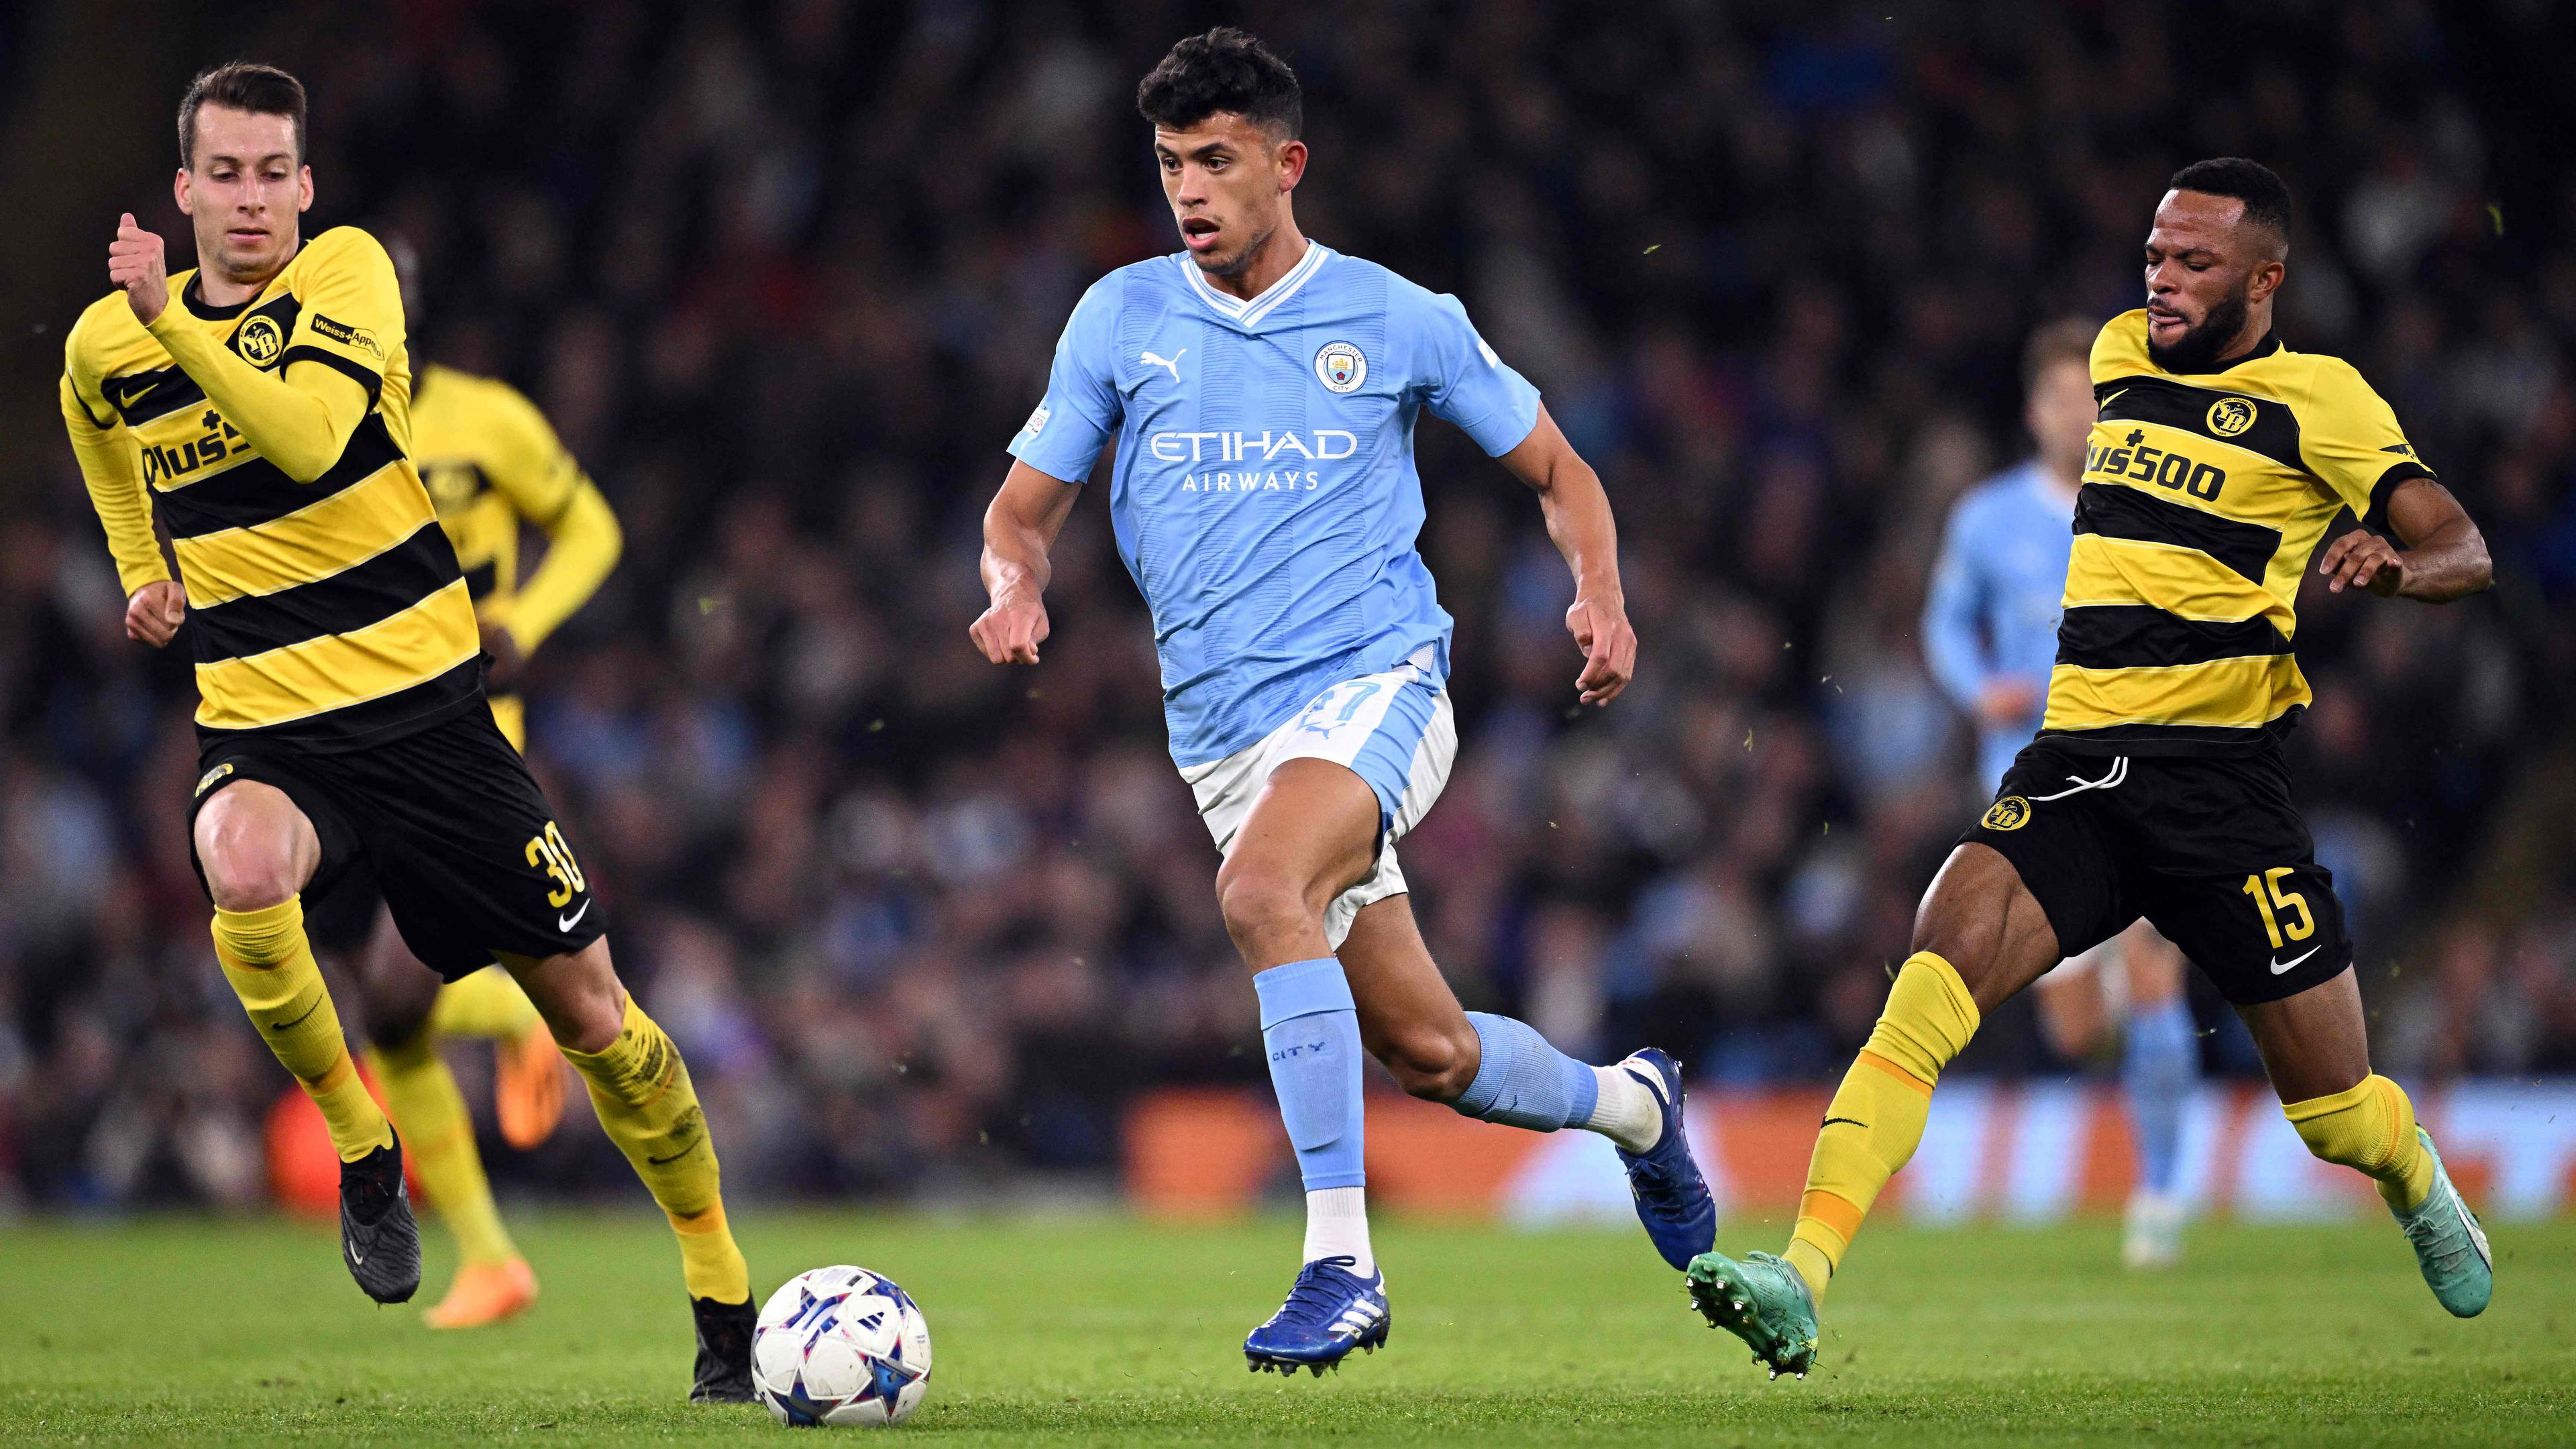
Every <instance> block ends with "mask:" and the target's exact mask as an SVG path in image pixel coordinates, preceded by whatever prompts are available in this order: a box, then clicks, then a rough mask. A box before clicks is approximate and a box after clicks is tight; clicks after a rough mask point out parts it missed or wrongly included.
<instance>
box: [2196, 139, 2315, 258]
mask: <svg viewBox="0 0 2576 1449" xmlns="http://www.w3.org/2000/svg"><path fill="white" fill-rule="evenodd" d="M2165 184H2166V185H2167V186H2169V187H2171V188H2172V189H2174V190H2176V191H2197V192H2201V193H2203V194H2204V195H2209V196H2233V197H2235V198H2236V199H2237V200H2239V201H2241V202H2244V203H2245V220H2246V221H2248V222H2250V223H2252V224H2253V225H2255V226H2259V227H2261V228H2263V229H2264V230H2265V231H2268V232H2270V233H2271V234H2272V238H2273V241H2274V245H2275V248H2276V250H2277V251H2279V252H2282V253H2286V252H2288V251H2289V249H2290V186H2289V183H2288V182H2286V181H2283V180H2282V179H2281V178H2280V175H2279V173H2277V172H2275V171H2273V169H2272V168H2271V167H2269V166H2266V165H2264V164H2263V163H2262V162H2260V161H2248V160H2246V159H2245V158H2244V157H2242V156H2213V157H2211V158H2210V159H2208V160H2206V161H2194V162H2193V163H2191V164H2190V165H2188V166H2186V167H2184V168H2182V169H2181V170H2180V171H2177V172H2175V173H2174V174H2173V180H2171V181H2169V182H2166V183H2165Z"/></svg>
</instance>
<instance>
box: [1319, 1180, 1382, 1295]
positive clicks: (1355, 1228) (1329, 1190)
mask: <svg viewBox="0 0 2576 1449" xmlns="http://www.w3.org/2000/svg"><path fill="white" fill-rule="evenodd" d="M1341 1257H1350V1258H1355V1259H1357V1260H1358V1262H1357V1263H1356V1264H1355V1265H1354V1266H1353V1267H1352V1269H1351V1272H1352V1273H1354V1274H1356V1275H1358V1276H1359V1277H1361V1278H1368V1277H1371V1276H1373V1275H1374V1274H1375V1273H1376V1272H1377V1254H1375V1253H1373V1252H1371V1251H1369V1235H1368V1189H1367V1188H1364V1187H1322V1188H1317V1189H1316V1190H1314V1191H1313V1192H1310V1193H1308V1194H1306V1261H1307V1262H1309V1263H1312V1262H1314V1261H1315V1260H1316V1259H1318V1258H1341Z"/></svg>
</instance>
